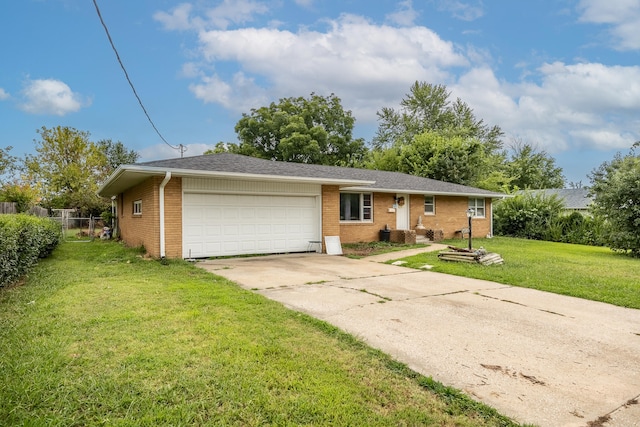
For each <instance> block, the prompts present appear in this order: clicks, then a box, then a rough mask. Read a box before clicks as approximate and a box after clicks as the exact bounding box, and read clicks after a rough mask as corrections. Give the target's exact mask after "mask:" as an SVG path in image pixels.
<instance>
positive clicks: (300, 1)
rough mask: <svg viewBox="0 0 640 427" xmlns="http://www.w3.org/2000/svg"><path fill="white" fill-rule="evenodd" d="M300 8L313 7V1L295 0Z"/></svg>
mask: <svg viewBox="0 0 640 427" xmlns="http://www.w3.org/2000/svg"><path fill="white" fill-rule="evenodd" d="M294 1H295V2H296V4H297V5H298V6H302V7H307V8H308V7H311V6H312V5H313V0H294Z"/></svg>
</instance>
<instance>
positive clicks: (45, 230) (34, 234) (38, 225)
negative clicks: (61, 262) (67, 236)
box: [0, 214, 60, 287]
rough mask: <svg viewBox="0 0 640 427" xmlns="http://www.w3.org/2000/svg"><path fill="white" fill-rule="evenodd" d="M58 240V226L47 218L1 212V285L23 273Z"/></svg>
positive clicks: (14, 279) (11, 281) (49, 250)
mask: <svg viewBox="0 0 640 427" xmlns="http://www.w3.org/2000/svg"><path fill="white" fill-rule="evenodd" d="M59 241H60V227H59V226H58V224H57V223H55V222H53V221H52V220H50V219H49V218H38V217H34V216H30V215H25V214H18V215H0V287H2V286H7V285H9V284H11V283H13V282H15V281H16V280H18V279H19V278H21V277H22V276H24V275H25V274H26V273H27V272H28V271H29V269H30V268H31V267H33V266H34V265H35V264H36V263H37V262H38V259H39V258H44V257H46V256H48V255H49V254H50V253H51V251H52V250H53V249H54V248H55V247H56V246H57V245H58V242H59Z"/></svg>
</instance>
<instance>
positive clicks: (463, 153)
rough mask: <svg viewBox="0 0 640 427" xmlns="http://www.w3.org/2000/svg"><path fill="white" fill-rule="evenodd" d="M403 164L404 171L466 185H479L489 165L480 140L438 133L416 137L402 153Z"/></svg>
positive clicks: (401, 169) (401, 168)
mask: <svg viewBox="0 0 640 427" xmlns="http://www.w3.org/2000/svg"><path fill="white" fill-rule="evenodd" d="M400 163H401V165H400V171H401V172H405V173H409V174H413V175H418V176H424V177H427V178H432V179H438V180H440V181H447V182H453V183H455V184H464V185H470V184H476V183H478V182H479V181H480V179H481V178H482V176H483V175H484V174H485V173H486V172H487V165H488V162H487V156H486V153H485V150H484V147H483V145H482V143H481V142H480V141H479V140H477V139H474V138H465V137H462V136H460V135H453V136H447V135H446V134H443V133H442V132H436V131H426V132H424V133H422V134H420V135H416V136H415V137H414V138H413V142H412V143H411V144H409V145H407V146H406V147H405V148H404V149H403V150H402V152H401V153H400Z"/></svg>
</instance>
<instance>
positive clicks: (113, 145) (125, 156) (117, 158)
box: [96, 139, 140, 174]
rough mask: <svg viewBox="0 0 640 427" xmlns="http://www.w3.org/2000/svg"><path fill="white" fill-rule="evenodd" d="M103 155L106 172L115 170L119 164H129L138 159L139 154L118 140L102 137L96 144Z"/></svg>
mask: <svg viewBox="0 0 640 427" xmlns="http://www.w3.org/2000/svg"><path fill="white" fill-rule="evenodd" d="M96 145H97V147H98V150H100V151H101V152H102V153H103V154H104V156H105V164H106V167H107V173H108V174H110V173H112V172H113V171H115V170H116V169H117V168H118V166H120V165H130V164H133V163H135V162H137V161H138V158H140V155H139V154H138V153H137V152H136V151H134V150H130V149H128V148H127V147H125V146H124V144H123V143H122V142H120V141H118V142H113V141H112V140H111V139H103V140H100V141H98V143H97V144H96Z"/></svg>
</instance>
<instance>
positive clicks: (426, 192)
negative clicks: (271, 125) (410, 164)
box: [341, 186, 513, 199]
mask: <svg viewBox="0 0 640 427" xmlns="http://www.w3.org/2000/svg"><path fill="white" fill-rule="evenodd" d="M341 190H343V191H358V192H375V193H399V194H420V195H425V196H462V197H484V198H491V199H504V198H506V197H513V196H510V195H508V194H496V193H493V192H487V193H482V192H475V193H473V192H464V191H455V192H454V191H432V190H424V191H422V190H407V189H396V188H372V187H366V186H364V187H363V186H353V187H343V188H341Z"/></svg>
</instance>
